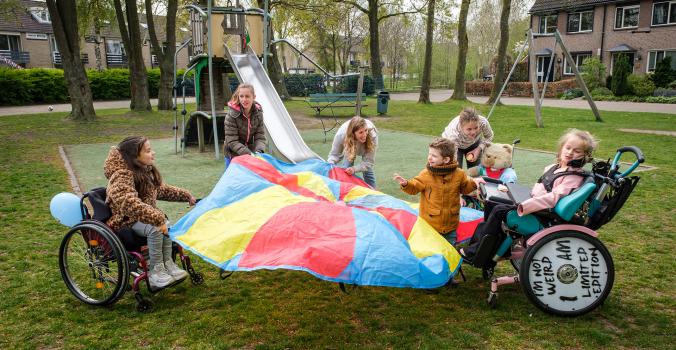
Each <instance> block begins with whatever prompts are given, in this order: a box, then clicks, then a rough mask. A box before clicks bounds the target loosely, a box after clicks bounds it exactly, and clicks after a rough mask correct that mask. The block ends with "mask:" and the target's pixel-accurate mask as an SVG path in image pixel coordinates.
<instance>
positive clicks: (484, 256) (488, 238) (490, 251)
mask: <svg viewBox="0 0 676 350" xmlns="http://www.w3.org/2000/svg"><path fill="white" fill-rule="evenodd" d="M499 243H500V242H498V236H496V235H484V236H483V237H481V242H480V243H479V248H477V250H476V254H475V255H474V257H473V258H472V259H471V262H470V263H471V264H472V265H473V266H475V267H480V268H483V267H493V266H495V262H494V261H493V256H494V255H495V250H496V249H497V247H498V244H499Z"/></svg>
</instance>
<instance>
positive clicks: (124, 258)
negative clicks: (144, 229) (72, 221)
mask: <svg viewBox="0 0 676 350" xmlns="http://www.w3.org/2000/svg"><path fill="white" fill-rule="evenodd" d="M85 200H86V201H87V202H89V204H90V206H91V208H92V209H93V212H92V213H91V214H90V212H89V208H88V207H87V205H86V203H85ZM105 200H106V189H105V187H99V188H95V189H93V190H91V191H89V192H87V193H85V194H84V195H83V196H82V199H81V200H80V210H81V211H82V217H83V218H84V220H82V221H81V222H80V223H78V224H77V225H75V226H73V227H72V228H71V229H70V231H68V233H67V234H66V235H65V236H64V238H63V240H62V241H61V246H60V248H59V269H60V270H61V277H62V278H63V281H64V282H65V284H66V287H68V290H70V292H71V293H72V294H73V295H74V296H75V297H76V298H77V299H79V300H80V301H82V302H83V303H86V304H89V305H95V306H104V305H111V304H113V303H115V302H116V301H117V300H118V299H120V298H121V297H122V296H123V295H124V293H125V292H126V291H127V290H131V291H133V292H134V297H135V299H136V309H137V310H138V311H140V312H149V311H152V308H153V303H152V301H151V300H150V299H147V298H145V297H143V295H142V294H141V288H140V284H141V282H143V281H145V284H146V286H147V288H148V291H150V293H151V294H154V293H157V292H158V291H159V290H161V289H157V290H154V289H152V288H151V287H150V283H149V281H148V249H147V246H146V244H147V243H146V237H141V236H139V235H136V234H135V233H134V232H133V231H132V230H131V229H122V230H120V231H119V232H113V230H111V229H110V227H108V226H107V225H106V224H105V222H106V220H107V219H108V218H109V217H110V215H111V213H110V209H109V208H108V205H106V202H105ZM177 258H179V259H180V261H181V265H182V267H183V269H184V270H186V271H187V272H188V274H189V277H190V281H191V282H192V284H194V285H200V284H202V283H204V276H203V275H202V274H201V273H199V272H196V271H195V269H194V268H193V267H192V263H191V262H190V258H189V257H188V256H187V255H185V254H184V253H183V249H182V248H181V246H180V245H178V244H176V243H172V259H174V261H176V259H177ZM182 281H183V280H181V281H176V282H175V283H174V284H172V285H176V284H178V283H180V282H182ZM130 284H131V285H130ZM162 289H164V288H162Z"/></svg>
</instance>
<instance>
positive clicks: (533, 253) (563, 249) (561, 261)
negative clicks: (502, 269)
mask: <svg viewBox="0 0 676 350" xmlns="http://www.w3.org/2000/svg"><path fill="white" fill-rule="evenodd" d="M519 275H520V276H519V277H520V280H521V285H522V287H523V289H524V291H525V292H526V296H528V299H530V301H531V302H532V303H533V304H535V305H536V306H537V307H538V308H540V309H542V310H543V311H545V312H548V313H552V314H556V315H561V316H578V315H583V314H585V313H587V312H589V311H592V310H594V309H595V308H596V307H598V306H599V305H601V304H602V303H603V302H604V301H605V299H606V297H608V294H609V293H610V290H611V289H612V287H613V282H614V279H615V267H614V265H613V259H612V257H611V256H610V253H609V252H608V249H607V248H606V247H605V245H603V243H601V241H599V240H598V239H596V238H594V237H592V236H589V235H587V234H585V233H582V232H578V231H560V232H555V233H553V234H551V235H548V236H545V237H544V238H542V239H541V240H539V241H537V242H536V243H535V244H534V245H533V246H531V247H528V249H527V250H526V254H525V255H524V257H523V262H522V265H521V269H520V271H519Z"/></svg>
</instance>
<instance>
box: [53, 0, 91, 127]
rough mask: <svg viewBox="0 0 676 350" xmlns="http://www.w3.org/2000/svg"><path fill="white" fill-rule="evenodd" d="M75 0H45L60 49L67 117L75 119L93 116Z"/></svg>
mask: <svg viewBox="0 0 676 350" xmlns="http://www.w3.org/2000/svg"><path fill="white" fill-rule="evenodd" d="M75 6H76V5H75V1H74V0H59V1H56V0H47V7H48V9H49V15H50V17H51V20H52V29H53V30H54V36H55V38H56V45H57V46H58V47H59V52H61V62H62V64H63V76H64V78H65V80H66V85H67V86H68V94H69V95H70V104H71V107H72V109H71V112H70V116H69V117H70V118H71V119H73V120H77V121H92V120H95V119H96V112H95V111H94V102H93V101H92V91H91V89H90V88H89V80H87V74H86V73H85V70H84V65H83V64H82V60H81V58H80V34H79V33H78V29H77V12H76V7H75Z"/></svg>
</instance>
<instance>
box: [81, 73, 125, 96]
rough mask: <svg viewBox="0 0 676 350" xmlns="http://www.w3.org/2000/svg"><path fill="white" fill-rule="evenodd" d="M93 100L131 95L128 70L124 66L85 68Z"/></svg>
mask: <svg viewBox="0 0 676 350" xmlns="http://www.w3.org/2000/svg"><path fill="white" fill-rule="evenodd" d="M87 77H88V78H89V86H90V88H91V90H92V95H93V96H94V100H123V99H127V98H130V97H131V89H130V83H129V70H128V69H124V68H118V69H106V70H103V71H100V72H99V71H97V70H95V69H88V70H87Z"/></svg>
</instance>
